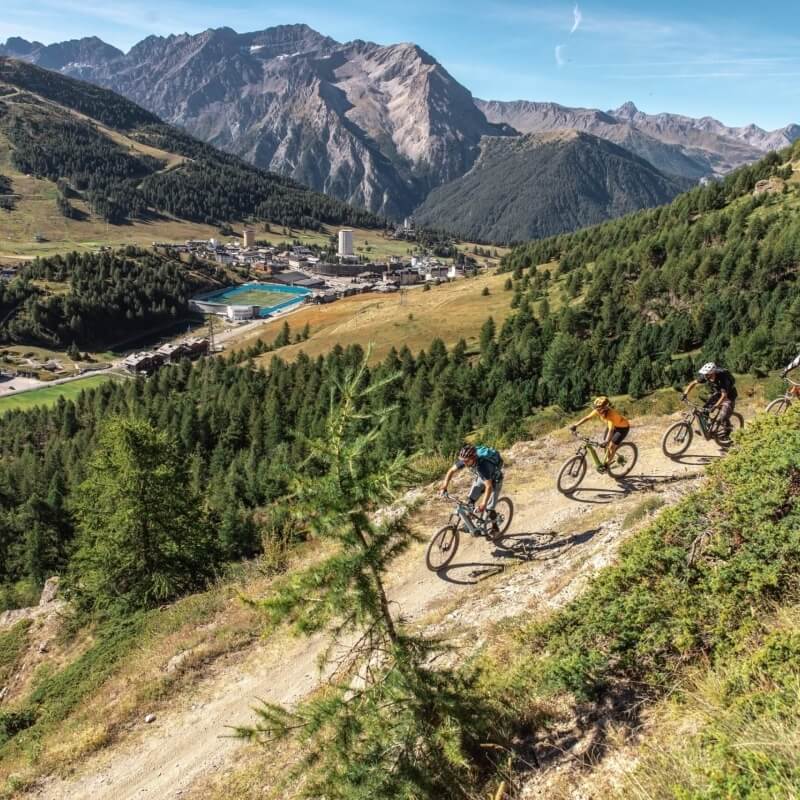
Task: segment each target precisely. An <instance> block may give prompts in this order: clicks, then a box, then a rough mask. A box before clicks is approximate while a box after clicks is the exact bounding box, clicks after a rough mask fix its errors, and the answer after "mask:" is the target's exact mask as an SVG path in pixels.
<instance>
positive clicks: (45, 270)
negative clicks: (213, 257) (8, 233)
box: [0, 247, 220, 350]
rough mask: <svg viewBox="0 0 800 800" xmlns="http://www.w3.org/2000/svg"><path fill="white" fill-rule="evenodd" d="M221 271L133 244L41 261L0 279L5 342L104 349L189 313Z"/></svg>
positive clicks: (1, 328)
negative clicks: (194, 297) (192, 302)
mask: <svg viewBox="0 0 800 800" xmlns="http://www.w3.org/2000/svg"><path fill="white" fill-rule="evenodd" d="M217 277H220V276H218V275H217V270H216V269H215V268H211V267H208V266H207V265H203V264H201V263H199V262H198V263H196V264H194V265H192V266H191V267H190V268H187V266H186V265H185V264H182V263H181V262H179V261H175V260H173V259H171V258H167V257H165V256H161V255H158V254H157V253H154V252H152V251H148V250H139V249H136V248H134V247H129V248H127V249H126V250H125V251H122V252H116V253H114V252H110V251H105V252H101V253H82V254H81V253H69V254H67V255H65V256H53V257H51V258H45V259H36V260H35V261H33V262H32V263H31V264H28V265H26V266H24V267H22V268H21V269H20V270H19V272H18V276H17V277H16V278H14V280H12V281H9V282H0V320H1V321H0V343H3V342H6V343H9V342H19V343H24V344H34V345H42V346H45V347H53V348H59V349H65V348H67V347H69V346H70V345H76V346H77V347H79V348H82V349H90V350H102V349H104V348H106V347H109V346H111V345H113V344H115V343H116V342H121V341H123V340H125V339H127V338H130V337H131V336H133V335H135V334H137V333H145V332H147V331H148V330H152V329H153V328H154V327H156V326H158V325H159V324H164V323H167V322H169V321H172V320H176V319H179V318H180V317H182V316H185V315H186V314H187V313H188V310H189V298H190V297H191V296H192V295H194V294H197V293H198V292H200V291H202V290H204V289H207V288H209V287H210V286H214V285H218V282H215V278H217Z"/></svg>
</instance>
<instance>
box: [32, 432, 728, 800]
mask: <svg viewBox="0 0 800 800" xmlns="http://www.w3.org/2000/svg"><path fill="white" fill-rule="evenodd" d="M667 424H668V423H667V419H665V418H663V417H662V418H646V419H639V420H636V421H635V428H634V429H633V430H632V433H631V440H633V441H635V442H636V443H637V444H638V446H639V461H638V463H637V464H636V466H635V467H634V469H633V471H632V472H631V475H630V476H629V477H628V479H626V480H625V481H624V482H621V483H617V482H615V481H614V480H612V479H611V478H608V477H607V476H603V475H599V474H598V473H596V472H594V471H592V470H590V471H589V473H588V475H587V477H586V478H585V480H584V484H583V486H582V488H581V489H580V490H579V491H578V492H577V493H576V494H575V495H574V496H573V497H572V498H567V497H564V496H563V495H561V494H559V493H558V491H557V490H556V488H555V475H556V473H557V470H558V468H559V467H560V465H561V463H562V462H563V461H564V460H565V459H566V458H567V457H569V456H570V455H571V454H572V453H573V452H574V450H575V449H576V444H575V442H574V440H572V439H571V438H569V437H568V436H567V435H566V434H565V432H563V431H561V432H558V433H556V434H553V435H551V436H548V437H545V438H544V439H541V440H537V441H535V442H522V443H519V444H517V445H515V446H514V447H513V448H512V449H511V450H510V451H508V452H507V454H506V461H507V470H506V483H505V487H504V493H505V494H508V495H509V496H511V497H512V498H513V499H514V502H515V505H516V512H515V518H514V520H513V523H512V525H511V528H510V529H509V536H508V538H507V539H506V540H505V542H504V543H503V545H502V546H494V545H491V544H489V543H488V542H486V541H484V540H483V539H472V538H471V537H470V538H468V539H466V540H465V539H464V538H462V541H461V546H460V548H459V551H458V553H457V554H456V556H455V558H454V560H453V562H452V564H451V565H450V566H449V567H448V568H447V570H445V571H443V572H442V573H440V574H435V573H431V572H429V571H428V570H427V569H426V568H425V564H424V550H425V547H426V545H427V541H426V542H425V543H424V544H422V543H421V544H418V545H415V546H414V547H413V548H412V549H411V551H410V552H409V553H407V554H405V555H404V556H403V557H402V558H401V559H399V560H398V562H397V564H396V568H395V570H394V572H393V574H392V577H391V579H390V587H389V588H390V597H391V600H392V603H393V606H394V608H395V609H396V613H397V615H398V616H402V617H403V618H404V619H405V620H406V621H411V622H414V623H417V624H419V625H421V626H423V627H425V628H426V629H428V630H431V631H437V632H447V633H448V634H450V635H452V636H454V637H455V638H456V640H458V639H459V638H460V639H463V640H464V641H465V643H467V646H470V647H472V646H475V645H476V644H478V643H479V642H480V641H481V627H482V626H484V625H486V624H488V623H491V622H493V621H496V620H498V619H501V618H503V617H504V616H508V615H511V614H518V613H520V612H522V611H525V610H526V609H530V611H531V613H536V612H537V611H541V610H547V609H550V608H554V607H558V606H560V605H563V604H564V603H565V602H567V601H568V600H569V599H570V598H571V597H573V596H575V594H576V593H577V592H578V591H580V589H581V588H582V587H583V585H584V584H585V581H586V579H587V578H588V577H589V576H590V575H591V574H593V573H594V572H595V571H596V570H597V569H599V568H600V567H602V566H604V565H605V564H607V563H609V562H610V561H611V560H613V557H614V553H615V552H616V549H617V546H618V544H619V543H620V542H621V541H622V540H623V539H624V538H625V536H626V535H628V533H629V531H625V530H623V520H624V519H625V517H626V515H627V514H628V513H629V512H630V511H631V510H632V509H635V508H637V507H638V506H639V505H640V504H641V503H642V502H643V500H644V499H645V498H646V497H648V496H653V494H654V493H657V494H658V495H659V496H661V497H662V498H663V500H664V502H665V503H672V502H674V501H675V500H676V499H678V498H679V497H680V496H681V495H683V494H685V493H686V492H687V491H688V490H689V489H691V488H692V487H693V486H694V485H696V482H697V481H698V480H699V479H700V478H701V477H702V474H703V467H704V466H705V465H706V464H707V463H709V462H710V461H711V460H713V459H714V458H716V457H718V455H719V451H718V448H717V447H716V446H715V445H713V444H711V443H705V442H698V441H697V439H696V440H695V442H694V443H693V445H692V447H691V448H690V450H689V453H688V454H687V455H686V456H685V457H684V458H683V460H682V461H681V462H680V463H679V462H673V461H670V460H669V459H667V458H665V457H664V456H663V454H662V453H661V450H660V437H661V433H662V432H663V430H664V429H665V428H666V426H667ZM464 477H465V478H466V476H464ZM458 488H460V487H458V486H457V487H456V489H458ZM449 512H450V507H449V506H448V505H447V504H446V503H444V502H442V501H440V500H434V499H430V500H428V501H427V502H426V503H425V504H424V506H423V508H422V509H421V510H420V511H419V512H418V513H417V514H416V515H415V524H416V525H417V526H418V527H419V530H420V532H424V533H425V534H426V535H429V534H430V533H431V532H432V531H433V530H436V528H437V527H439V526H440V525H441V524H443V523H444V521H445V520H446V518H447V516H448V514H449ZM324 646H325V639H324V637H321V636H318V637H316V638H312V639H292V640H290V643H289V644H288V645H286V644H285V642H281V643H280V644H277V643H273V644H272V645H271V644H270V642H269V641H266V642H264V643H262V644H260V645H259V646H257V647H256V648H254V650H253V652H252V653H251V654H250V655H249V656H248V657H247V658H246V659H245V660H244V661H240V662H239V663H237V664H235V665H224V666H222V667H219V668H216V669H215V670H214V671H213V673H212V674H211V675H209V676H208V677H207V678H206V679H205V680H204V681H203V682H202V683H201V684H200V686H199V688H198V689H197V690H196V691H194V692H192V694H191V696H190V697H186V698H182V701H181V702H182V704H183V707H181V708H177V709H174V710H171V711H170V712H164V713H161V714H159V717H158V719H157V720H156V722H154V723H152V724H151V725H144V724H142V725H140V726H139V728H138V729H137V731H136V732H134V733H131V734H130V735H128V736H127V737H126V739H125V740H124V741H123V742H122V743H121V744H119V745H116V746H115V747H113V748H111V749H110V750H109V751H108V752H104V753H101V754H99V755H97V756H94V757H92V758H90V759H88V760H87V761H86V763H84V764H83V765H81V766H80V767H79V768H78V774H77V775H76V776H75V777H73V778H71V779H53V780H50V781H48V782H47V783H46V784H44V785H42V786H40V788H39V789H38V790H37V792H36V796H37V797H39V798H48V800H56V799H58V800H78V799H79V798H86V797H91V798H93V799H94V800H129V799H130V798H153V800H161V799H162V798H170V797H182V798H187V797H189V796H190V795H191V794H192V786H193V785H195V784H196V783H197V781H198V780H199V779H201V778H203V777H204V776H206V775H208V774H210V773H211V772H216V771H217V770H220V769H222V768H223V767H224V766H225V765H226V764H227V763H228V762H229V760H230V759H231V758H232V756H233V755H234V754H235V752H236V750H237V748H239V747H241V744H240V743H239V742H238V741H237V740H235V739H232V738H223V737H225V736H226V734H227V733H228V731H227V730H226V726H236V725H247V724H251V723H252V722H253V720H254V716H253V712H252V707H253V706H254V705H255V704H256V703H257V701H258V699H264V700H269V701H272V702H280V703H286V704H292V703H294V702H296V701H298V700H299V699H300V698H302V697H303V696H305V695H306V694H308V693H309V692H310V691H311V690H312V689H313V688H314V687H315V686H316V685H318V683H319V681H320V675H319V671H318V667H317V662H316V660H317V657H318V656H319V654H320V652H321V651H322V649H323V648H324Z"/></svg>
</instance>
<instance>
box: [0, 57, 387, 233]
mask: <svg viewBox="0 0 800 800" xmlns="http://www.w3.org/2000/svg"><path fill="white" fill-rule="evenodd" d="M0 171H2V172H4V174H7V177H9V178H10V180H11V190H12V192H15V183H16V182H17V180H18V181H19V182H20V183H21V184H24V183H25V180H24V179H25V178H26V177H28V176H35V177H36V178H39V179H45V180H46V181H48V182H49V183H50V184H51V185H52V184H55V185H56V187H57V190H58V195H57V197H56V198H55V199H56V203H54V207H53V208H52V209H51V213H52V214H59V213H60V214H61V215H62V216H64V217H65V218H72V219H82V218H85V217H86V216H87V214H94V215H97V216H99V217H101V218H103V219H105V220H107V221H108V222H110V223H112V224H121V223H128V222H130V221H132V220H154V219H158V218H159V217H162V218H163V217H164V216H169V217H170V218H172V219H179V220H189V221H193V222H200V223H207V224H220V223H225V222H229V221H235V220H243V219H253V220H271V221H274V222H277V223H279V224H284V225H294V226H298V227H306V228H314V227H320V226H321V225H322V224H323V223H326V222H327V223H334V224H342V223H343V224H356V225H368V226H375V225H377V224H378V220H377V219H376V218H375V217H373V216H372V215H371V214H369V213H368V212H366V211H363V210H359V209H355V208H352V207H350V206H347V205H345V204H344V203H342V202H340V201H337V200H333V199H331V198H328V197H325V196H324V195H321V194H318V193H316V192H312V191H310V190H308V189H305V188H303V187H301V186H299V185H298V184H296V183H294V182H293V181H291V180H290V179H288V178H284V177H281V176H278V175H274V174H272V173H268V172H265V171H263V170H260V169H257V168H255V167H252V166H250V165H248V164H245V163H244V162H242V161H240V160H239V159H237V158H235V157H234V156H230V155H227V154H225V153H221V152H220V151H218V150H215V149H214V148H213V147H211V146H209V145H207V144H203V143H202V142H199V141H197V140H196V139H193V138H191V137H190V136H188V135H187V134H185V133H183V132H180V131H178V130H176V129H175V128H171V127H170V126H168V125H165V124H164V123H162V122H161V121H160V120H159V119H158V118H157V117H156V116H155V115H153V114H151V113H150V112H148V111H145V110H144V109H142V108H140V107H139V106H136V105H135V104H133V103H132V102H130V101H129V100H126V99H124V98H122V97H120V96H118V95H115V94H114V93H113V92H110V91H108V90H106V89H100V88H98V87H96V86H92V85H91V84H87V83H81V82H79V81H76V80H73V79H71V78H67V77H65V76H62V75H59V74H57V73H55V72H50V71H46V70H43V69H41V68H39V67H35V66H32V65H30V64H27V63H23V62H21V61H14V60H12V59H8V58H0ZM39 191H40V192H41V187H40V189H39ZM23 199H24V198H23ZM30 212H31V209H30V208H28V207H26V206H25V204H24V203H18V204H17V208H16V210H14V211H12V212H11V214H12V220H13V219H14V216H13V215H14V214H15V213H16V214H18V215H20V216H25V215H29V214H30Z"/></svg>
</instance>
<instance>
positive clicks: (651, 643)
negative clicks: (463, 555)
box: [524, 409, 800, 697]
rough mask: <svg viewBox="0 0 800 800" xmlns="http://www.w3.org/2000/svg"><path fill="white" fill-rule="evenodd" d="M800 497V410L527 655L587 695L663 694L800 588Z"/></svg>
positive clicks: (761, 427)
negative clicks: (640, 690) (682, 669)
mask: <svg viewBox="0 0 800 800" xmlns="http://www.w3.org/2000/svg"><path fill="white" fill-rule="evenodd" d="M798 497H800V410H798V409H795V410H793V411H791V412H790V413H789V414H787V415H786V416H785V417H783V418H774V417H767V416H766V415H761V416H759V417H757V418H756V420H755V421H754V422H753V423H751V424H750V425H749V426H748V428H747V429H745V432H744V434H743V435H742V437H741V440H740V442H739V443H738V445H737V446H736V447H735V448H734V449H733V451H732V452H731V453H730V454H729V455H728V457H727V458H725V459H723V460H722V461H720V462H719V463H718V464H716V465H715V466H714V467H712V468H710V469H709V480H708V482H707V484H706V485H705V487H704V488H703V489H702V490H700V491H698V492H696V493H695V494H693V495H692V496H690V497H688V498H687V499H685V500H684V501H683V502H682V503H680V504H679V505H678V506H676V507H674V508H672V509H669V510H667V511H665V512H664V513H663V514H661V516H660V517H659V518H658V520H657V521H656V522H655V523H654V524H653V525H651V526H650V527H649V528H647V529H645V530H644V531H642V533H640V534H639V535H638V536H636V537H635V539H633V540H632V541H631V542H629V543H628V544H627V545H626V546H625V547H624V548H623V550H622V552H621V554H620V559H619V563H618V564H617V565H616V566H614V567H612V568H609V569H607V570H605V571H604V572H602V573H601V574H600V575H599V576H598V577H597V578H596V579H595V580H594V581H593V583H592V584H591V585H590V587H589V589H588V590H587V591H586V592H585V593H584V594H583V595H582V596H581V597H580V598H578V599H577V600H575V601H574V602H573V603H571V604H570V605H569V606H568V607H567V608H566V609H565V610H564V611H563V612H561V613H559V614H558V615H557V616H556V617H555V618H554V619H552V620H551V621H549V622H546V623H544V624H539V625H536V626H534V627H532V628H531V629H530V630H529V631H528V632H527V634H525V635H524V639H525V642H526V649H528V650H529V651H533V652H543V653H546V654H547V655H545V656H543V657H542V658H541V659H535V660H534V663H533V665H532V669H533V673H535V683H537V684H538V685H539V686H540V687H541V688H543V689H547V688H549V690H551V691H553V690H555V691H561V690H566V691H571V692H574V693H575V694H576V695H577V696H580V697H598V696H600V695H602V694H603V692H604V691H605V690H606V689H607V688H608V687H609V686H610V685H611V684H618V683H619V682H623V683H626V684H631V685H639V686H640V685H642V684H646V685H648V686H649V687H650V689H651V690H652V689H656V690H658V689H659V688H662V689H663V688H664V687H665V686H666V685H667V684H668V682H669V681H670V680H671V678H672V677H673V676H674V673H675V670H676V668H677V667H678V665H680V664H686V663H691V662H692V661H694V660H695V659H697V658H699V657H700V656H701V655H703V654H705V655H706V656H708V657H711V658H714V657H716V656H717V655H718V654H724V653H726V652H730V650H731V649H732V648H734V647H735V646H736V645H737V644H738V643H739V642H741V641H742V639H743V638H744V637H746V636H747V635H748V634H749V633H750V632H751V631H752V629H753V628H754V626H755V624H756V623H755V620H756V619H757V618H758V615H759V613H760V612H765V611H766V610H767V609H768V608H770V606H771V604H773V603H774V602H776V601H780V600H782V599H784V598H786V597H787V596H789V595H790V593H791V592H793V591H795V590H796V587H797V581H796V576H797V573H798V570H800V505H798ZM692 555H693V557H692ZM529 667H531V665H529Z"/></svg>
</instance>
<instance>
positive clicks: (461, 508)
mask: <svg viewBox="0 0 800 800" xmlns="http://www.w3.org/2000/svg"><path fill="white" fill-rule="evenodd" d="M445 497H446V498H447V499H448V500H455V504H456V507H455V508H454V509H453V513H452V514H451V515H450V519H451V520H452V521H453V522H454V523H456V521H457V520H461V522H462V523H463V524H464V527H465V528H466V529H467V530H468V531H469V532H470V533H471V534H473V535H476V536H477V535H480V534H484V533H486V531H485V529H484V522H483V520H481V519H480V517H478V516H477V515H476V514H475V513H474V512H473V511H471V510H470V507H469V505H467V503H465V502H464V501H463V500H459V499H458V498H456V497H451V496H450V495H449V494H448V495H445ZM473 520H476V521H478V522H479V523H480V525H476V524H475V522H474V521H473Z"/></svg>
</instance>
